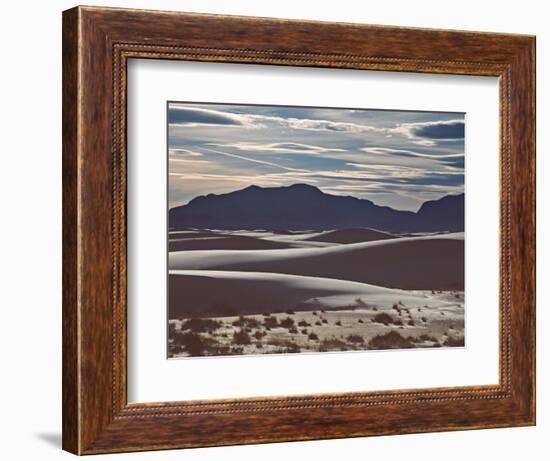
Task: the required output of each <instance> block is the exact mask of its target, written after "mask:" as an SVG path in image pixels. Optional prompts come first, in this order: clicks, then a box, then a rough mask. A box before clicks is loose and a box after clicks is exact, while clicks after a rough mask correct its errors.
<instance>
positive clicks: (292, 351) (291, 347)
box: [281, 343, 300, 354]
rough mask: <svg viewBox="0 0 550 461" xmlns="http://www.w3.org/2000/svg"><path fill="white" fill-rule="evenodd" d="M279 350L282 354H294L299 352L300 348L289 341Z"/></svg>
mask: <svg viewBox="0 0 550 461" xmlns="http://www.w3.org/2000/svg"><path fill="white" fill-rule="evenodd" d="M281 352H282V353H283V354H296V353H297V352H300V348H299V347H298V344H296V343H290V344H289V345H288V346H286V347H285V348H284V349H282V350H281Z"/></svg>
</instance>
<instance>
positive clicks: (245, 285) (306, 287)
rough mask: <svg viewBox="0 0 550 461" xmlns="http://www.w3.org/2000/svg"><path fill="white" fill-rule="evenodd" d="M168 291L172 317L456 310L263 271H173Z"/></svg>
mask: <svg viewBox="0 0 550 461" xmlns="http://www.w3.org/2000/svg"><path fill="white" fill-rule="evenodd" d="M169 286H170V290H169V306H170V312H169V317H170V318H180V317H192V316H200V317H203V316H224V315H247V314H260V313H272V312H283V311H285V310H287V309H292V310H296V311H299V310H302V311H306V310H312V309H320V308H327V309H345V308H349V307H350V306H352V307H361V308H368V307H372V306H385V307H386V308H390V307H391V306H392V305H393V304H395V303H398V302H402V303H403V304H405V305H407V306H409V307H419V306H428V307H442V306H447V305H448V306H451V305H452V303H450V302H446V301H442V300H441V299H437V298H432V297H430V296H428V295H425V294H419V293H411V292H407V291H403V290H396V289H389V288H383V287H378V286H374V285H369V284H365V283H358V282H349V281H346V280H331V279H323V278H318V277H304V276H296V275H284V274H271V273H259V272H226V271H181V270H171V271H170V285H169ZM243 293H245V295H244V296H243Z"/></svg>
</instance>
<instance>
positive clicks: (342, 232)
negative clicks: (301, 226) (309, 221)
mask: <svg viewBox="0 0 550 461" xmlns="http://www.w3.org/2000/svg"><path fill="white" fill-rule="evenodd" d="M397 237H398V236H396V235H393V234H389V233H387V232H382V231H379V230H375V229H368V228H353V229H337V230H332V231H326V232H322V233H320V234H318V235H314V236H310V237H307V238H306V239H305V240H308V241H314V242H329V243H359V242H373V241H376V240H387V239H393V238H397Z"/></svg>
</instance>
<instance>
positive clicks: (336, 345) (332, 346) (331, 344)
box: [319, 338, 349, 352]
mask: <svg viewBox="0 0 550 461" xmlns="http://www.w3.org/2000/svg"><path fill="white" fill-rule="evenodd" d="M348 349H349V346H348V344H346V343H345V342H344V341H342V340H341V339H338V338H329V339H323V340H322V341H321V343H320V344H319V352H330V351H347V350H348Z"/></svg>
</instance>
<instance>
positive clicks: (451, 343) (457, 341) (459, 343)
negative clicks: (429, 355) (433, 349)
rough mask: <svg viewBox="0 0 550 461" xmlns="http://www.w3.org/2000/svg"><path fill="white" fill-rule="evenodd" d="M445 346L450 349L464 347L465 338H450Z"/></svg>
mask: <svg viewBox="0 0 550 461" xmlns="http://www.w3.org/2000/svg"><path fill="white" fill-rule="evenodd" d="M443 345H444V346H448V347H464V336H455V337H453V336H449V337H448V338H447V339H446V340H445V342H444V343H443Z"/></svg>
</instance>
